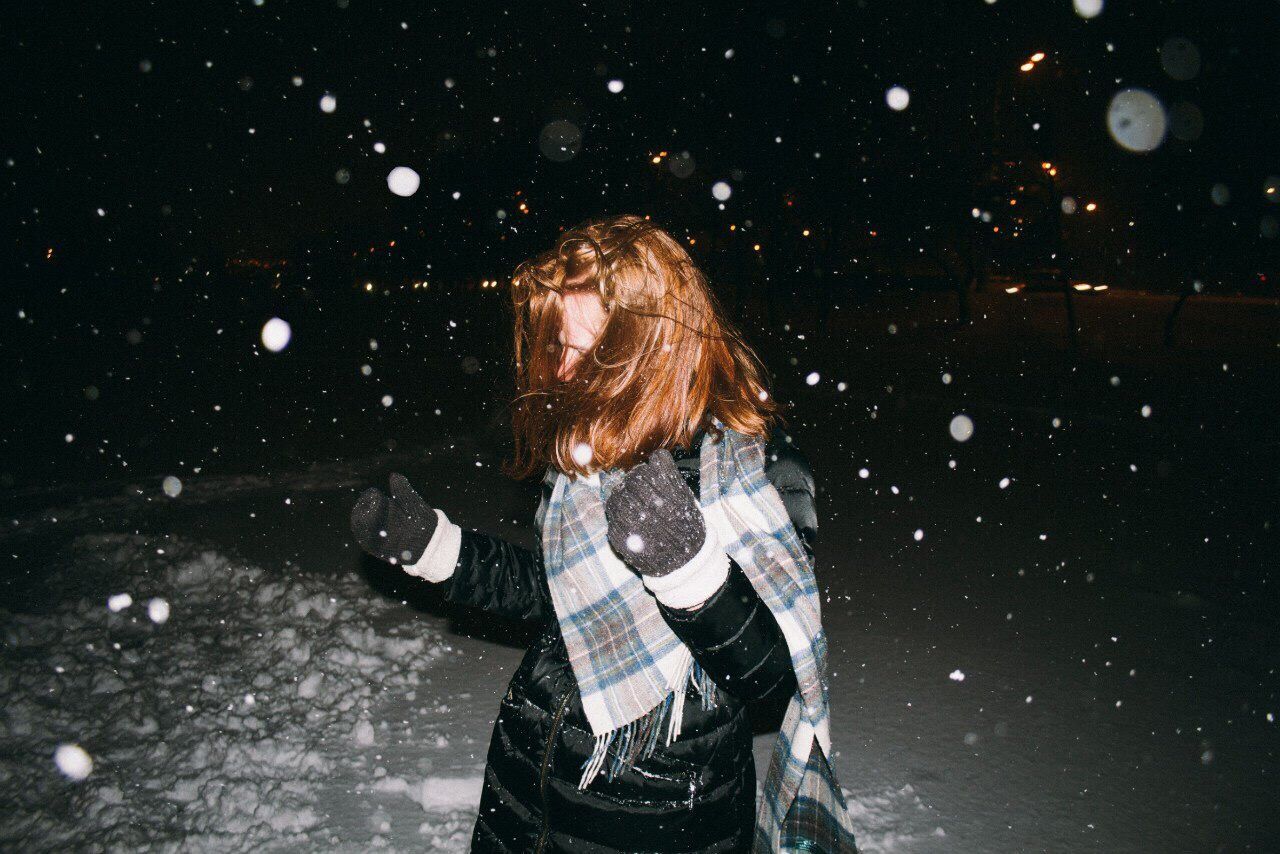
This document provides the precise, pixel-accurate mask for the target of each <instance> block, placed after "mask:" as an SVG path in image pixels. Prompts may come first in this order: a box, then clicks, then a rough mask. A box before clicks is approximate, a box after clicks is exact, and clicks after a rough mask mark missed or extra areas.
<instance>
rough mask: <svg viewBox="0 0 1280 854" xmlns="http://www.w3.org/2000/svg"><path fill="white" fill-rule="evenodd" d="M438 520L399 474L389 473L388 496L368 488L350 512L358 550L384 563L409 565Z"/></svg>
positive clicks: (415, 559) (412, 562) (423, 549)
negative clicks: (389, 492)
mask: <svg viewBox="0 0 1280 854" xmlns="http://www.w3.org/2000/svg"><path fill="white" fill-rule="evenodd" d="M438 522H439V517H438V516H437V515H436V512H435V511H434V510H432V509H431V508H430V507H428V506H427V503H426V502H425V501H423V500H422V498H421V496H419V495H418V493H416V492H414V491H413V487H412V486H410V485H409V481H408V480H406V479H405V476H404V475H402V474H396V473H392V475H391V495H390V496H387V495H384V494H383V493H382V492H381V491H379V490H377V489H375V488H373V487H370V488H369V489H366V490H365V491H364V492H362V493H361V494H360V499H359V500H358V501H356V506H355V507H354V508H352V510H351V533H353V534H355V537H356V542H357V543H359V544H360V548H362V549H364V550H365V551H366V552H368V553H369V554H371V555H373V556H374V557H376V558H378V559H379V560H385V561H387V562H388V563H398V564H401V565H404V566H411V565H413V564H414V563H417V561H418V559H419V558H421V557H422V553H423V552H424V551H425V550H426V548H427V544H428V543H430V542H431V535H432V534H434V533H435V530H436V524H437V523H438Z"/></svg>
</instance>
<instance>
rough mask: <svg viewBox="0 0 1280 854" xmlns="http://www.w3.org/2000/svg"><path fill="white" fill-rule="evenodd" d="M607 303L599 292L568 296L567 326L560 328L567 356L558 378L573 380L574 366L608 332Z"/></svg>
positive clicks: (566, 302) (565, 310)
mask: <svg viewBox="0 0 1280 854" xmlns="http://www.w3.org/2000/svg"><path fill="white" fill-rule="evenodd" d="M606 317H608V315H607V314H606V313H605V310H604V301H603V300H601V299H600V294H599V293H598V292H597V291H574V292H572V293H566V294H565V295H564V322H563V323H561V325H560V343H561V344H562V345H563V346H564V355H563V356H562V357H561V360H560V367H559V369H558V370H557V371H556V376H557V377H559V378H560V379H562V380H565V379H568V378H569V377H571V376H573V370H574V366H575V365H576V364H577V363H578V360H579V359H580V358H582V354H583V353H585V352H587V351H589V350H590V349H591V346H592V345H593V344H595V342H596V338H598V337H599V335H600V330H601V329H603V328H604V322H605V318H606Z"/></svg>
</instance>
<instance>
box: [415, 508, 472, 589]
mask: <svg viewBox="0 0 1280 854" xmlns="http://www.w3.org/2000/svg"><path fill="white" fill-rule="evenodd" d="M432 509H433V510H435V513H436V519H437V522H436V530H435V532H434V533H433V534H432V535H431V541H430V542H428V543H427V547H426V549H425V550H423V552H422V557H420V558H418V562H417V563H415V564H412V565H410V564H402V565H401V569H403V570H404V571H405V572H407V573H409V574H410V575H416V576H417V577H418V578H425V579H426V580H427V581H444V580H445V579H447V578H449V577H450V576H452V575H453V570H454V568H455V567H456V566H457V565H458V554H459V552H461V550H462V528H460V527H458V526H457V525H455V524H453V523H452V522H450V521H449V517H448V516H446V515H444V511H443V510H441V509H440V508H439V507H435V508H432Z"/></svg>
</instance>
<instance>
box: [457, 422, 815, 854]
mask: <svg viewBox="0 0 1280 854" xmlns="http://www.w3.org/2000/svg"><path fill="white" fill-rule="evenodd" d="M780 435H785V434H782V431H780V430H775V431H774V435H773V437H771V439H770V442H769V445H768V447H767V452H766V458H765V465H766V472H767V473H768V476H769V478H770V480H771V481H772V482H773V483H774V485H775V486H776V487H777V488H778V491H779V493H780V494H781V495H782V497H783V502H784V504H785V505H786V507H787V509H788V512H789V513H790V515H791V518H792V521H793V522H794V523H795V524H796V527H797V531H798V532H799V533H800V536H801V541H802V543H803V544H804V547H805V549H806V551H808V552H809V554H810V556H812V554H813V552H812V541H813V538H814V536H815V534H816V530H815V529H816V525H817V521H816V516H815V514H814V484H813V476H812V473H811V471H810V469H809V465H808V462H807V460H806V459H805V458H804V456H803V455H802V454H800V452H799V451H798V450H797V449H795V448H794V447H792V446H790V445H789V444H787V443H786V442H785V441H780V440H779V436H780ZM702 436H703V434H702V433H699V434H698V436H697V437H695V439H694V440H693V441H692V442H691V449H692V450H689V449H684V448H676V449H674V450H673V452H672V454H673V456H674V457H675V458H676V461H677V466H678V467H679V469H680V471H681V474H682V475H683V476H684V477H685V480H686V482H687V483H689V485H690V487H691V488H692V489H693V490H694V493H695V494H697V492H698V485H699V484H698V480H699V471H698V449H699V448H700V446H701V444H702ZM549 492H550V484H549V483H545V482H544V486H543V497H544V500H546V499H547V498H548V497H549V496H548V495H547V493H549ZM447 583H448V584H449V589H448V593H447V596H448V598H449V599H450V600H451V601H454V602H457V603H461V604H466V605H472V606H476V607H479V608H483V609H485V610H486V611H489V612H492V613H495V614H500V615H502V616H505V617H510V618H515V619H529V620H538V621H540V622H542V623H543V624H544V628H543V630H542V632H541V633H540V634H539V636H538V638H537V640H536V641H534V643H533V645H532V646H531V647H530V649H529V651H528V652H527V653H526V655H525V657H524V660H523V661H522V662H521V664H520V667H519V668H518V669H517V671H516V673H515V675H514V676H513V677H512V679H511V684H510V686H509V687H508V689H507V694H506V696H505V697H504V698H503V700H502V705H501V708H500V709H499V711H498V719H497V721H496V723H495V724H494V727H493V736H492V739H491V741H490V744H489V753H488V757H487V765H486V768H485V772H484V788H483V792H482V795H481V799H480V812H479V815H478V817H477V819H476V825H475V831H474V834H473V836H472V841H471V845H472V850H473V851H503V852H521V854H523V852H550V851H573V852H587V851H590V852H601V853H602V854H603V852H615V851H628V852H636V851H662V852H667V851H747V850H749V849H750V847H751V842H752V837H753V832H754V824H755V809H756V787H755V780H756V774H755V764H754V761H753V758H752V727H751V723H750V721H749V718H748V716H747V709H746V704H747V703H750V702H753V701H758V700H770V701H774V702H779V703H784V702H785V698H788V697H790V696H791V695H792V694H793V693H794V691H795V675H794V673H793V671H792V668H791V659H790V654H789V653H788V651H787V645H786V641H785V640H784V639H783V637H782V633H781V631H780V630H779V629H778V625H777V623H776V621H775V620H774V618H773V615H772V613H771V612H770V611H769V609H768V607H767V606H765V604H764V603H763V602H762V601H761V600H760V598H759V596H758V595H757V594H756V592H755V589H754V588H753V587H752V586H751V582H750V581H749V580H748V579H747V577H746V575H744V574H743V571H742V568H741V567H739V566H738V565H737V564H736V563H734V562H733V560H732V558H731V559H730V573H729V578H728V579H727V580H726V581H725V583H724V585H723V586H722V587H721V588H720V589H719V590H718V591H717V592H716V593H714V594H712V596H711V598H710V599H709V600H708V601H707V602H706V603H704V604H703V605H702V606H701V607H700V608H697V609H695V610H692V611H683V610H676V609H671V608H667V607H666V606H663V605H661V603H659V609H660V610H661V612H662V614H663V616H664V617H665V618H666V620H667V622H668V624H669V625H670V626H671V628H672V630H673V631H674V632H675V633H676V634H677V635H678V636H679V637H680V638H681V640H683V641H684V642H685V644H686V645H687V646H688V647H689V649H690V651H691V652H692V653H693V656H694V658H695V659H696V660H697V661H698V662H699V663H700V664H701V665H702V667H703V668H704V669H705V670H706V671H707V673H708V674H710V675H711V677H712V679H713V680H714V681H715V683H716V686H717V689H718V690H717V692H716V703H715V704H714V705H713V706H712V707H711V708H710V709H706V710H704V709H703V708H702V702H701V698H699V697H698V696H697V694H696V693H695V692H692V691H691V692H689V694H688V696H687V697H686V700H685V708H684V718H683V721H682V725H681V731H680V735H679V736H678V737H677V738H676V739H675V740H673V741H672V743H671V744H670V745H664V744H663V739H659V740H658V746H657V748H656V749H655V750H654V752H653V754H652V756H651V757H649V758H648V759H639V760H637V762H636V764H635V765H634V766H633V767H632V768H629V769H627V770H625V771H624V772H622V773H620V774H619V775H618V776H617V777H615V778H614V779H613V780H608V779H607V778H606V776H605V774H603V773H601V774H599V775H597V776H596V778H595V779H594V780H593V781H592V782H591V784H590V786H588V787H587V789H586V790H584V791H579V789H578V787H577V784H578V780H579V777H580V776H581V773H582V768H583V766H584V763H585V762H586V759H587V757H588V756H589V755H590V754H591V749H592V746H593V741H592V736H591V731H590V728H589V726H588V724H587V720H586V717H585V715H584V714H583V710H582V702H581V699H580V698H579V695H578V686H577V681H576V680H575V678H574V675H573V671H572V669H571V668H570V666H569V662H568V657H567V655H566V652H565V645H564V640H563V639H562V637H561V635H560V626H559V623H558V621H557V619H556V615H555V611H554V609H553V607H552V604H551V595H550V592H549V591H548V589H547V581H546V574H545V571H544V569H543V566H542V556H541V554H539V553H538V552H537V551H534V550H530V549H526V548H522V547H520V546H517V545H514V544H512V543H509V542H507V541H505V540H502V539H500V538H498V537H494V536H490V535H488V534H484V533H482V532H479V531H474V530H470V529H465V528H464V529H463V534H462V547H461V551H460V552H459V556H458V562H457V565H456V566H455V569H454V574H453V576H452V579H451V580H450V581H449V582H447Z"/></svg>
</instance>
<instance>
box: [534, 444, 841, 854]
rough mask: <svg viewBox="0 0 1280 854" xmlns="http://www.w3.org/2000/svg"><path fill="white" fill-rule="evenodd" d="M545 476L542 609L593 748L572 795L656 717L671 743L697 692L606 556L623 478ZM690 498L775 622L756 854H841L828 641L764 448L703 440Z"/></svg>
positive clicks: (677, 651) (687, 668)
mask: <svg viewBox="0 0 1280 854" xmlns="http://www.w3.org/2000/svg"><path fill="white" fill-rule="evenodd" d="M716 424H717V426H723V425H721V424H720V422H719V421H717V422H716ZM552 476H554V487H553V489H552V492H551V497H550V499H549V501H548V502H547V503H546V504H545V505H544V506H543V507H541V508H539V512H538V519H537V522H538V524H539V527H540V529H541V534H542V548H543V553H544V555H543V556H544V563H545V565H546V570H547V581H548V586H549V587H550V590H551V598H552V603H553V605H554V607H555V611H556V616H557V617H558V618H559V621H560V630H561V634H562V635H563V637H564V642H565V647H566V649H567V650H568V654H569V663H570V666H571V667H572V668H573V672H574V676H575V677H576V678H577V681H578V689H579V692H580V693H581V696H582V707H583V711H584V712H585V714H586V717H587V721H588V723H589V724H590V726H591V730H592V733H593V734H594V735H595V737H596V748H597V749H596V752H595V753H594V754H593V757H592V760H591V761H590V762H589V763H588V766H587V767H586V769H585V770H584V772H583V777H582V781H581V783H580V786H581V787H583V788H585V787H586V786H587V785H589V784H590V782H591V779H592V778H593V777H594V776H595V774H596V773H597V772H598V770H599V768H600V767H601V765H602V763H603V761H604V754H605V752H606V749H607V747H608V744H609V741H610V740H611V738H612V737H613V736H614V735H615V734H616V733H617V732H618V731H619V730H620V729H622V728H625V727H628V726H629V725H632V724H633V722H635V721H638V720H639V719H641V718H643V717H644V716H646V715H648V714H649V713H650V712H652V711H653V710H654V709H655V707H658V706H659V705H663V704H668V703H669V705H668V706H667V707H668V708H670V709H671V711H672V714H671V717H670V721H669V729H668V734H667V741H668V743H669V742H670V741H671V739H672V738H674V737H676V736H678V735H679V732H680V721H679V717H680V715H679V712H680V711H681V710H682V709H683V706H684V697H685V690H686V688H687V687H688V686H689V684H690V683H691V682H693V683H694V684H695V688H696V674H694V672H693V671H694V670H697V668H694V667H692V656H691V654H690V652H689V649H688V647H686V646H685V645H684V643H683V642H682V641H681V640H680V639H679V638H678V637H677V636H676V635H675V633H674V632H672V631H671V629H670V627H669V626H668V625H667V623H666V620H665V619H664V618H663V617H662V614H661V613H660V612H659V610H658V607H657V604H656V603H655V601H654V599H653V597H652V595H651V594H649V592H648V591H647V590H646V589H645V588H644V585H643V583H642V582H641V581H640V578H639V577H638V576H637V575H636V574H635V572H633V571H632V570H631V569H630V568H628V567H627V566H626V564H625V563H623V562H622V560H621V559H620V558H619V557H618V556H617V555H616V554H615V553H614V552H613V549H612V548H611V547H610V545H609V542H608V538H607V535H606V534H607V528H608V526H607V522H606V519H605V515H604V502H605V500H606V499H607V498H608V496H609V494H610V492H611V491H612V489H613V487H614V486H616V485H617V484H618V483H619V482H620V481H621V479H622V476H623V473H622V472H621V471H619V470H616V469H610V470H608V471H605V472H595V473H593V474H592V475H591V476H590V477H587V478H574V479H572V480H570V479H569V478H568V477H567V476H566V475H565V474H563V473H560V472H554V471H553V472H551V473H549V474H548V477H552ZM701 493H702V494H701V496H700V503H701V506H702V510H703V513H704V516H705V518H706V519H707V521H708V524H710V525H713V526H714V527H715V529H716V532H717V534H718V535H719V536H720V541H721V542H722V543H724V544H726V545H725V549H726V551H727V552H728V553H729V554H730V555H731V556H732V557H733V559H734V560H735V561H736V562H737V563H738V565H739V566H741V567H742V569H743V571H744V573H745V574H746V575H747V578H748V579H749V580H750V581H751V584H752V586H753V587H754V588H755V590H756V592H757V593H758V594H759V595H760V598H761V600H762V601H763V602H764V603H765V604H766V605H767V606H768V607H769V610H770V611H771V612H772V613H773V615H774V617H775V618H776V619H777V621H778V626H779V627H780V628H781V630H782V633H783V635H784V636H785V637H786V640H787V646H788V648H789V649H790V651H791V662H792V666H793V668H794V669H795V674H796V682H797V689H796V693H795V695H794V696H792V698H791V703H790V705H789V706H788V707H787V712H786V715H785V716H784V718H783V723H782V727H781V728H780V730H779V733H778V740H777V742H776V743H775V745H774V751H773V757H772V759H771V760H770V763H769V771H768V773H767V775H766V777H765V783H764V798H763V800H762V802H761V803H760V805H759V807H758V810H757V815H756V837H755V850H756V851H757V852H766V851H768V852H772V851H780V850H783V846H784V845H786V846H787V847H788V848H790V849H793V850H812V851H823V852H828V854H835V852H846V851H854V850H856V849H855V847H854V836H853V827H852V822H851V820H850V817H849V814H848V810H847V808H846V804H845V800H844V796H843V794H842V793H841V791H840V786H839V784H838V782H837V781H836V778H835V774H834V773H833V771H832V769H831V767H830V765H829V763H828V762H827V760H826V758H825V757H828V756H830V752H831V737H830V717H829V711H828V703H827V685H826V681H825V674H826V659H827V641H826V634H825V633H824V632H823V630H822V618H821V609H820V606H819V599H818V588H817V583H816V581H815V579H814V574H813V566H812V564H811V562H810V561H809V558H808V556H807V555H806V553H805V551H804V548H803V546H802V545H801V544H800V539H799V536H798V535H797V534H796V530H795V527H794V526H793V525H792V523H791V520H790V518H789V517H788V516H787V512H786V508H785V507H784V506H783V503H782V498H781V496H779V494H778V491H777V488H776V487H774V485H773V484H772V483H771V482H770V481H769V479H768V477H767V476H766V474H765V470H764V441H763V440H762V439H760V438H757V437H748V436H745V435H743V434H741V433H738V432H737V431H734V430H726V431H725V433H724V438H723V439H722V440H721V441H719V442H716V441H714V438H713V437H712V436H711V435H710V434H708V435H707V436H706V438H705V439H704V441H703V444H702V448H701ZM705 696H706V695H705V694H704V697H705ZM668 698H670V699H668ZM815 746H816V748H817V749H816V750H815Z"/></svg>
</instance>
